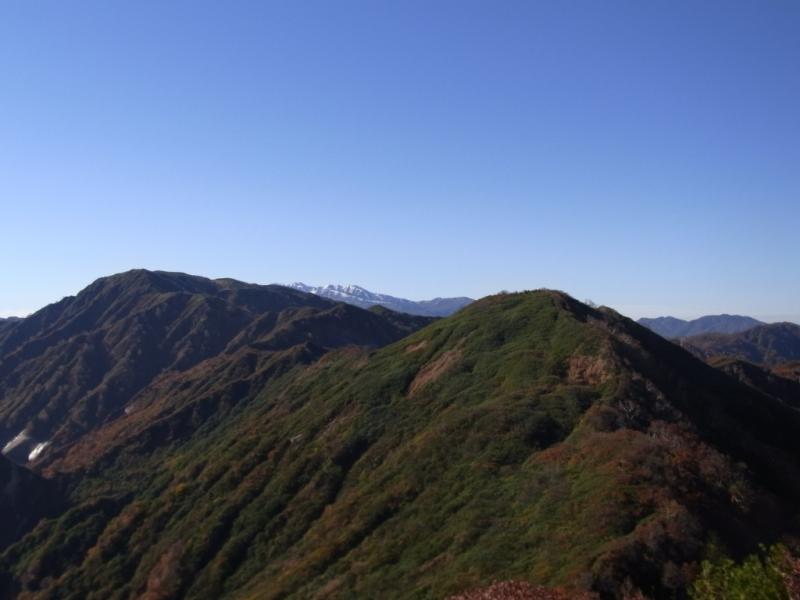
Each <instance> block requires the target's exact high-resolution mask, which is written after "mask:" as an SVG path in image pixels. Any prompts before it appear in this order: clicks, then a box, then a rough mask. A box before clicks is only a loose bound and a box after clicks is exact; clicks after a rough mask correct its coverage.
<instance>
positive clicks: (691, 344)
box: [680, 323, 800, 366]
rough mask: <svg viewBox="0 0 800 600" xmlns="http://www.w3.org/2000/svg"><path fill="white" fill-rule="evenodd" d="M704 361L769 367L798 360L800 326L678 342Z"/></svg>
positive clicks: (779, 325)
mask: <svg viewBox="0 0 800 600" xmlns="http://www.w3.org/2000/svg"><path fill="white" fill-rule="evenodd" d="M680 344H681V346H683V347H684V348H686V349H687V350H689V351H691V352H693V353H694V354H696V355H697V356H700V357H701V358H704V359H709V358H712V357H729V358H739V359H742V360H747V361H749V362H753V363H759V364H764V365H769V366H775V365H778V364H780V363H785V362H788V361H796V360H800V325H795V324H794V323H772V324H770V325H761V326H759V327H754V328H752V329H748V330H747V331H742V332H740V333H733V334H706V335H698V336H693V337H689V338H684V339H682V340H680Z"/></svg>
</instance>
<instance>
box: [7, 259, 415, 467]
mask: <svg viewBox="0 0 800 600" xmlns="http://www.w3.org/2000/svg"><path fill="white" fill-rule="evenodd" d="M427 322H428V321H425V320H420V319H419V318H415V317H410V316H407V315H406V316H401V315H393V316H392V317H391V318H388V317H386V316H382V315H380V314H376V313H370V312H367V311H362V310H359V309H356V308H354V307H351V306H347V305H343V304H335V303H333V302H331V301H328V300H325V299H323V298H320V297H318V296H314V295H310V294H304V293H301V292H297V291H295V290H292V289H289V288H285V287H282V286H258V285H251V284H245V283H242V282H238V281H234V280H230V279H221V280H216V281H215V280H210V279H205V278H203V277H195V276H190V275H184V274H180V273H164V272H151V271H144V270H138V271H130V272H127V273H123V274H120V275H114V276H111V277H107V278H103V279H100V280H98V281H96V282H95V283H93V284H92V285H90V286H89V287H87V288H86V289H85V290H83V291H82V292H81V293H79V294H78V295H77V296H75V297H69V298H65V299H64V300H62V301H61V302H58V303H56V304H53V305H50V306H48V307H46V308H44V309H42V310H40V311H39V312H37V313H35V314H33V315H31V316H30V317H28V318H27V319H24V320H22V321H18V322H16V323H14V324H13V325H11V326H8V327H5V328H3V329H2V330H0V445H1V447H2V448H3V453H4V454H5V455H7V456H8V457H9V458H11V459H13V460H15V461H17V462H20V463H24V462H26V461H28V460H35V459H37V458H40V457H42V456H44V455H46V454H49V453H51V452H57V451H58V450H59V449H63V448H65V447H67V446H69V445H70V444H72V443H74V442H75V441H76V440H78V439H79V438H80V437H81V436H83V435H85V434H86V433H87V432H89V431H92V430H93V429H94V428H96V427H98V426H99V425H102V424H104V423H107V422H110V421H113V420H115V419H118V418H120V417H121V416H123V415H124V414H125V412H126V410H129V408H130V407H129V405H131V404H132V403H133V404H136V403H137V402H138V400H137V397H138V396H139V395H140V394H145V395H146V390H147V388H148V386H150V385H153V384H155V382H157V381H158V380H159V379H160V378H164V377H165V378H167V379H168V378H169V377H171V376H173V375H174V374H176V373H182V372H186V371H189V370H191V369H193V368H195V367H197V366H198V365H200V364H202V363H203V362H204V361H206V360H209V359H212V358H216V357H218V356H224V355H227V354H231V353H234V352H235V351H236V350H237V349H241V348H243V347H246V346H248V345H253V344H260V346H261V347H263V348H269V349H270V350H272V351H281V350H288V349H289V348H291V347H292V346H296V345H299V344H300V345H302V344H306V345H308V346H309V348H313V350H309V355H308V357H307V359H308V360H312V359H313V358H318V357H319V356H320V355H321V354H323V353H324V352H325V351H326V350H327V349H329V348H334V347H339V346H343V345H348V344H357V345H367V346H373V347H374V346H380V345H383V344H386V343H388V342H391V341H394V340H396V339H398V338H399V337H402V336H403V335H405V334H407V333H408V332H409V331H412V330H413V329H415V328H418V327H420V326H422V324H424V323H427Z"/></svg>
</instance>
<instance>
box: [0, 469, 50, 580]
mask: <svg viewBox="0 0 800 600" xmlns="http://www.w3.org/2000/svg"><path fill="white" fill-rule="evenodd" d="M62 494H63V492H62V490H60V489H59V487H58V485H57V484H56V483H55V482H53V481H47V480H45V479H42V478H41V477H39V476H38V475H35V474H34V473H31V472H30V471H28V470H27V469H24V468H23V467H19V466H17V465H15V464H14V463H12V462H10V461H8V460H6V459H5V458H3V457H2V456H0V550H3V549H4V548H5V547H6V546H8V545H9V544H10V543H11V542H14V541H16V540H17V539H19V538H20V537H22V535H23V534H25V533H26V532H28V531H30V530H31V529H33V527H34V526H35V525H36V524H37V523H38V522H39V521H40V520H41V519H42V518H43V517H47V516H52V515H55V514H57V513H58V512H60V511H61V510H63V509H64V508H65V506H66V505H65V504H64V503H63V497H62ZM2 575H3V574H2V573H1V572H0V581H1V580H2Z"/></svg>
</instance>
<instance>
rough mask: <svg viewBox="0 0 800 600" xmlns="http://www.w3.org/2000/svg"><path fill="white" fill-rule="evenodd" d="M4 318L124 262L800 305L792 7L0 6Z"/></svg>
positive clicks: (656, 299) (410, 2)
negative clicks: (5, 315)
mask: <svg viewBox="0 0 800 600" xmlns="http://www.w3.org/2000/svg"><path fill="white" fill-rule="evenodd" d="M0 226H1V229H0V231H2V235H0V315H2V314H9V313H12V314H13V313H22V312H27V311H30V310H33V309H38V308H40V307H41V306H42V305H44V304H46V303H49V302H52V301H55V300H58V299H60V298H61V297H62V296H64V295H67V294H72V293H75V292H77V291H78V290H79V289H81V288H82V287H83V286H85V285H86V284H88V283H89V282H91V281H92V280H93V279H95V278H97V277H99V276H102V275H106V274H110V273H113V272H118V271H122V270H126V269H129V268H133V267H146V268H152V269H167V270H180V271H185V272H190V273H196V274H202V275H208V276H212V277H219V276H230V277H236V278H240V279H244V280H247V281H254V282H261V283H268V282H291V281H296V280H300V281H305V282H308V283H313V284H320V283H328V282H336V283H358V284H361V285H363V286H365V287H368V288H371V289H375V290H377V291H382V292H387V293H393V294H397V295H403V296H406V297H411V298H426V297H432V296H437V295H461V294H467V295H471V296H475V297H478V296H481V295H485V294H488V293H492V292H495V291H498V290H500V289H510V290H514V289H526V288H536V287H553V288H559V289H564V290H566V291H567V292H569V293H571V294H573V295H574V296H576V297H578V298H581V299H583V298H591V299H593V300H595V301H596V302H598V303H604V304H608V305H610V306H613V307H615V308H617V309H619V310H621V311H622V312H624V313H626V314H629V315H631V316H634V317H639V316H645V315H648V316H655V315H660V314H674V315H677V316H697V315H700V314H704V313H712V312H722V311H726V312H738V313H747V314H752V315H755V316H759V317H762V318H767V319H770V320H774V319H782V318H783V319H793V320H800V243H799V242H800V2H797V1H796V0H774V1H770V0H752V1H746V2H745V1H734V0H719V1H713V0H703V1H701V2H698V1H696V0H691V1H675V0H670V1H666V0H664V1H648V2H643V1H641V0H630V1H615V0H608V1H603V2H599V1H597V0H584V1H581V0H576V1H569V2H565V1H563V0H557V1H556V0H554V1H551V2H545V1H535V2H532V1H528V0H525V1H518V2H511V1H509V2H489V1H485V0H482V1H480V2H473V1H468V0H453V1H436V0H420V1H415V0H403V1H398V2H391V3H390V2H386V1H379V0H364V1H363V2H348V1H337V2H331V1H328V0H324V1H322V0H320V1H316V2H315V1H302V2H294V1H289V0H286V1H281V2H267V1H253V2H237V1H230V2H228V1H226V2H217V1H214V2H201V1H197V0H192V1H187V2H171V1H166V0H158V1H150V0H136V1H132V2H118V1H107V0H103V1H100V0H98V1H95V2H87V1H81V0H74V1H70V2H64V1H62V0H52V1H44V0H43V1H36V2H30V1H28V0H7V1H5V2H2V4H0Z"/></svg>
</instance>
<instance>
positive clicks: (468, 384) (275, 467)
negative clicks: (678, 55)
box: [0, 271, 800, 600]
mask: <svg viewBox="0 0 800 600" xmlns="http://www.w3.org/2000/svg"><path fill="white" fill-rule="evenodd" d="M798 387H800V383H798V382H796V381H792V380H790V379H787V378H783V377H779V376H778V375H775V374H774V373H772V372H771V371H769V370H766V369H764V368H763V367H758V366H756V365H751V364H750V363H740V362H737V361H736V360H734V359H729V360H727V361H723V362H719V363H717V364H708V363H706V362H705V361H703V360H701V359H700V358H698V357H697V356H695V355H693V354H692V353H690V352H688V351H687V350H686V349H685V348H682V347H681V346H680V345H678V344H675V343H673V342H671V341H669V340H667V339H664V338H663V337H661V336H660V335H657V334H655V333H653V332H652V331H650V330H649V329H647V328H645V327H642V326H641V325H639V324H637V323H635V322H633V321H631V320H630V319H627V318H625V317H623V316H621V315H619V314H617V313H616V312H614V311H613V310H611V309H608V308H594V307H590V306H587V305H585V304H583V303H581V302H578V301H576V300H574V299H573V298H571V297H570V296H568V295H567V294H564V293H562V292H558V291H552V290H535V291H529V292H521V293H514V294H499V295H495V296H490V297H487V298H483V299H481V300H478V301H476V302H474V303H471V304H469V305H468V306H466V307H464V308H463V309H461V310H459V311H458V312H457V313H455V314H453V315H452V316H449V317H446V318H439V319H434V318H427V317H419V316H411V315H408V314H403V313H397V312H394V311H391V310H389V309H387V308H385V307H382V306H377V307H372V308H371V309H370V310H365V309H362V308H359V307H356V306H351V305H349V304H344V303H336V302H333V301H331V300H329V299H327V298H324V297H321V296H319V295H316V294H307V293H304V292H301V291H299V290H294V289H290V288H286V287H281V286H257V285H251V284H245V283H241V282H237V281H233V280H227V279H223V280H210V279H205V278H201V277H194V276H189V275H183V274H175V273H163V272H149V271H132V272H128V273H124V274H120V275H115V276H111V277H107V278H103V279H101V280H98V281H97V282H95V283H93V284H92V285H91V286H89V287H88V288H86V289H85V290H83V291H82V292H80V293H79V294H78V295H77V296H74V297H70V298H66V299H64V300H62V301H61V302H58V303H56V304H53V305H50V306H48V307H46V308H44V309H42V310H41V311H39V312H37V313H35V314H34V315H32V316H30V317H28V318H26V319H24V320H23V321H19V322H18V323H16V324H14V325H12V326H11V327H6V328H3V329H0V432H1V433H2V435H3V436H4V437H3V438H2V439H1V440H0V441H2V443H3V444H4V445H5V447H6V448H7V452H6V454H7V459H6V458H2V457H0V484H2V488H1V489H2V490H3V492H2V496H0V531H2V532H3V534H2V536H0V597H9V598H11V597H25V598H89V597H94V598H109V599H114V598H119V599H122V598H144V599H149V600H155V599H167V598H266V599H269V598H319V599H322V598H412V597H413V598H447V597H450V596H453V597H459V598H462V597H463V598H477V597H481V598H485V597H503V596H486V593H489V594H493V593H494V592H492V591H491V590H495V591H496V590H501V589H505V590H512V592H509V593H511V594H513V590H515V589H516V590H520V589H535V590H540V589H541V588H540V587H539V586H548V587H549V588H551V591H547V590H544V591H542V594H541V595H539V596H526V597H530V598H534V597H542V598H579V597H580V598H590V597H599V598H634V597H639V598H642V597H649V598H657V599H661V598H664V599H666V598H686V597H687V594H688V590H689V589H690V588H691V586H692V582H693V581H694V580H695V579H696V578H697V577H698V576H702V575H703V573H704V572H705V571H703V569H704V568H705V567H701V563H702V561H703V560H706V559H712V560H716V559H718V558H719V557H726V556H730V557H733V558H734V559H739V558H741V557H743V556H745V555H747V554H748V553H751V552H756V551H758V548H759V544H762V543H773V542H775V541H784V542H786V543H788V544H790V545H791V544H792V543H793V542H794V541H797V539H798V533H800V532H799V531H798V529H799V527H798V522H800V521H798V517H799V516H800V514H798V508H797V507H798V506H800V483H798V482H800V435H798V432H800V413H798V411H797V409H796V408H795V407H796V406H797V405H798V395H797V388H798ZM15 441H16V443H14V442H15ZM9 444H12V446H11V447H10V448H9ZM37 450H38V452H37ZM12 460H13V461H14V462H13V463H12V462H11V461H12ZM14 463H17V464H14ZM9 482H13V483H9ZM493 582H498V583H496V584H495V585H493V586H491V587H489V588H488V589H489V590H490V591H489V592H472V591H471V590H481V589H485V588H487V586H490V585H491V584H493ZM556 588H558V589H559V590H563V591H558V592H556V591H555V590H556ZM551 592H552V593H551ZM536 593H537V594H538V593H539V592H538V591H537V592H536ZM545 594H547V595H545ZM635 594H640V595H639V596H636V595H635ZM505 597H509V598H510V597H515V596H513V595H509V596H505ZM518 597H523V596H518Z"/></svg>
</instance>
